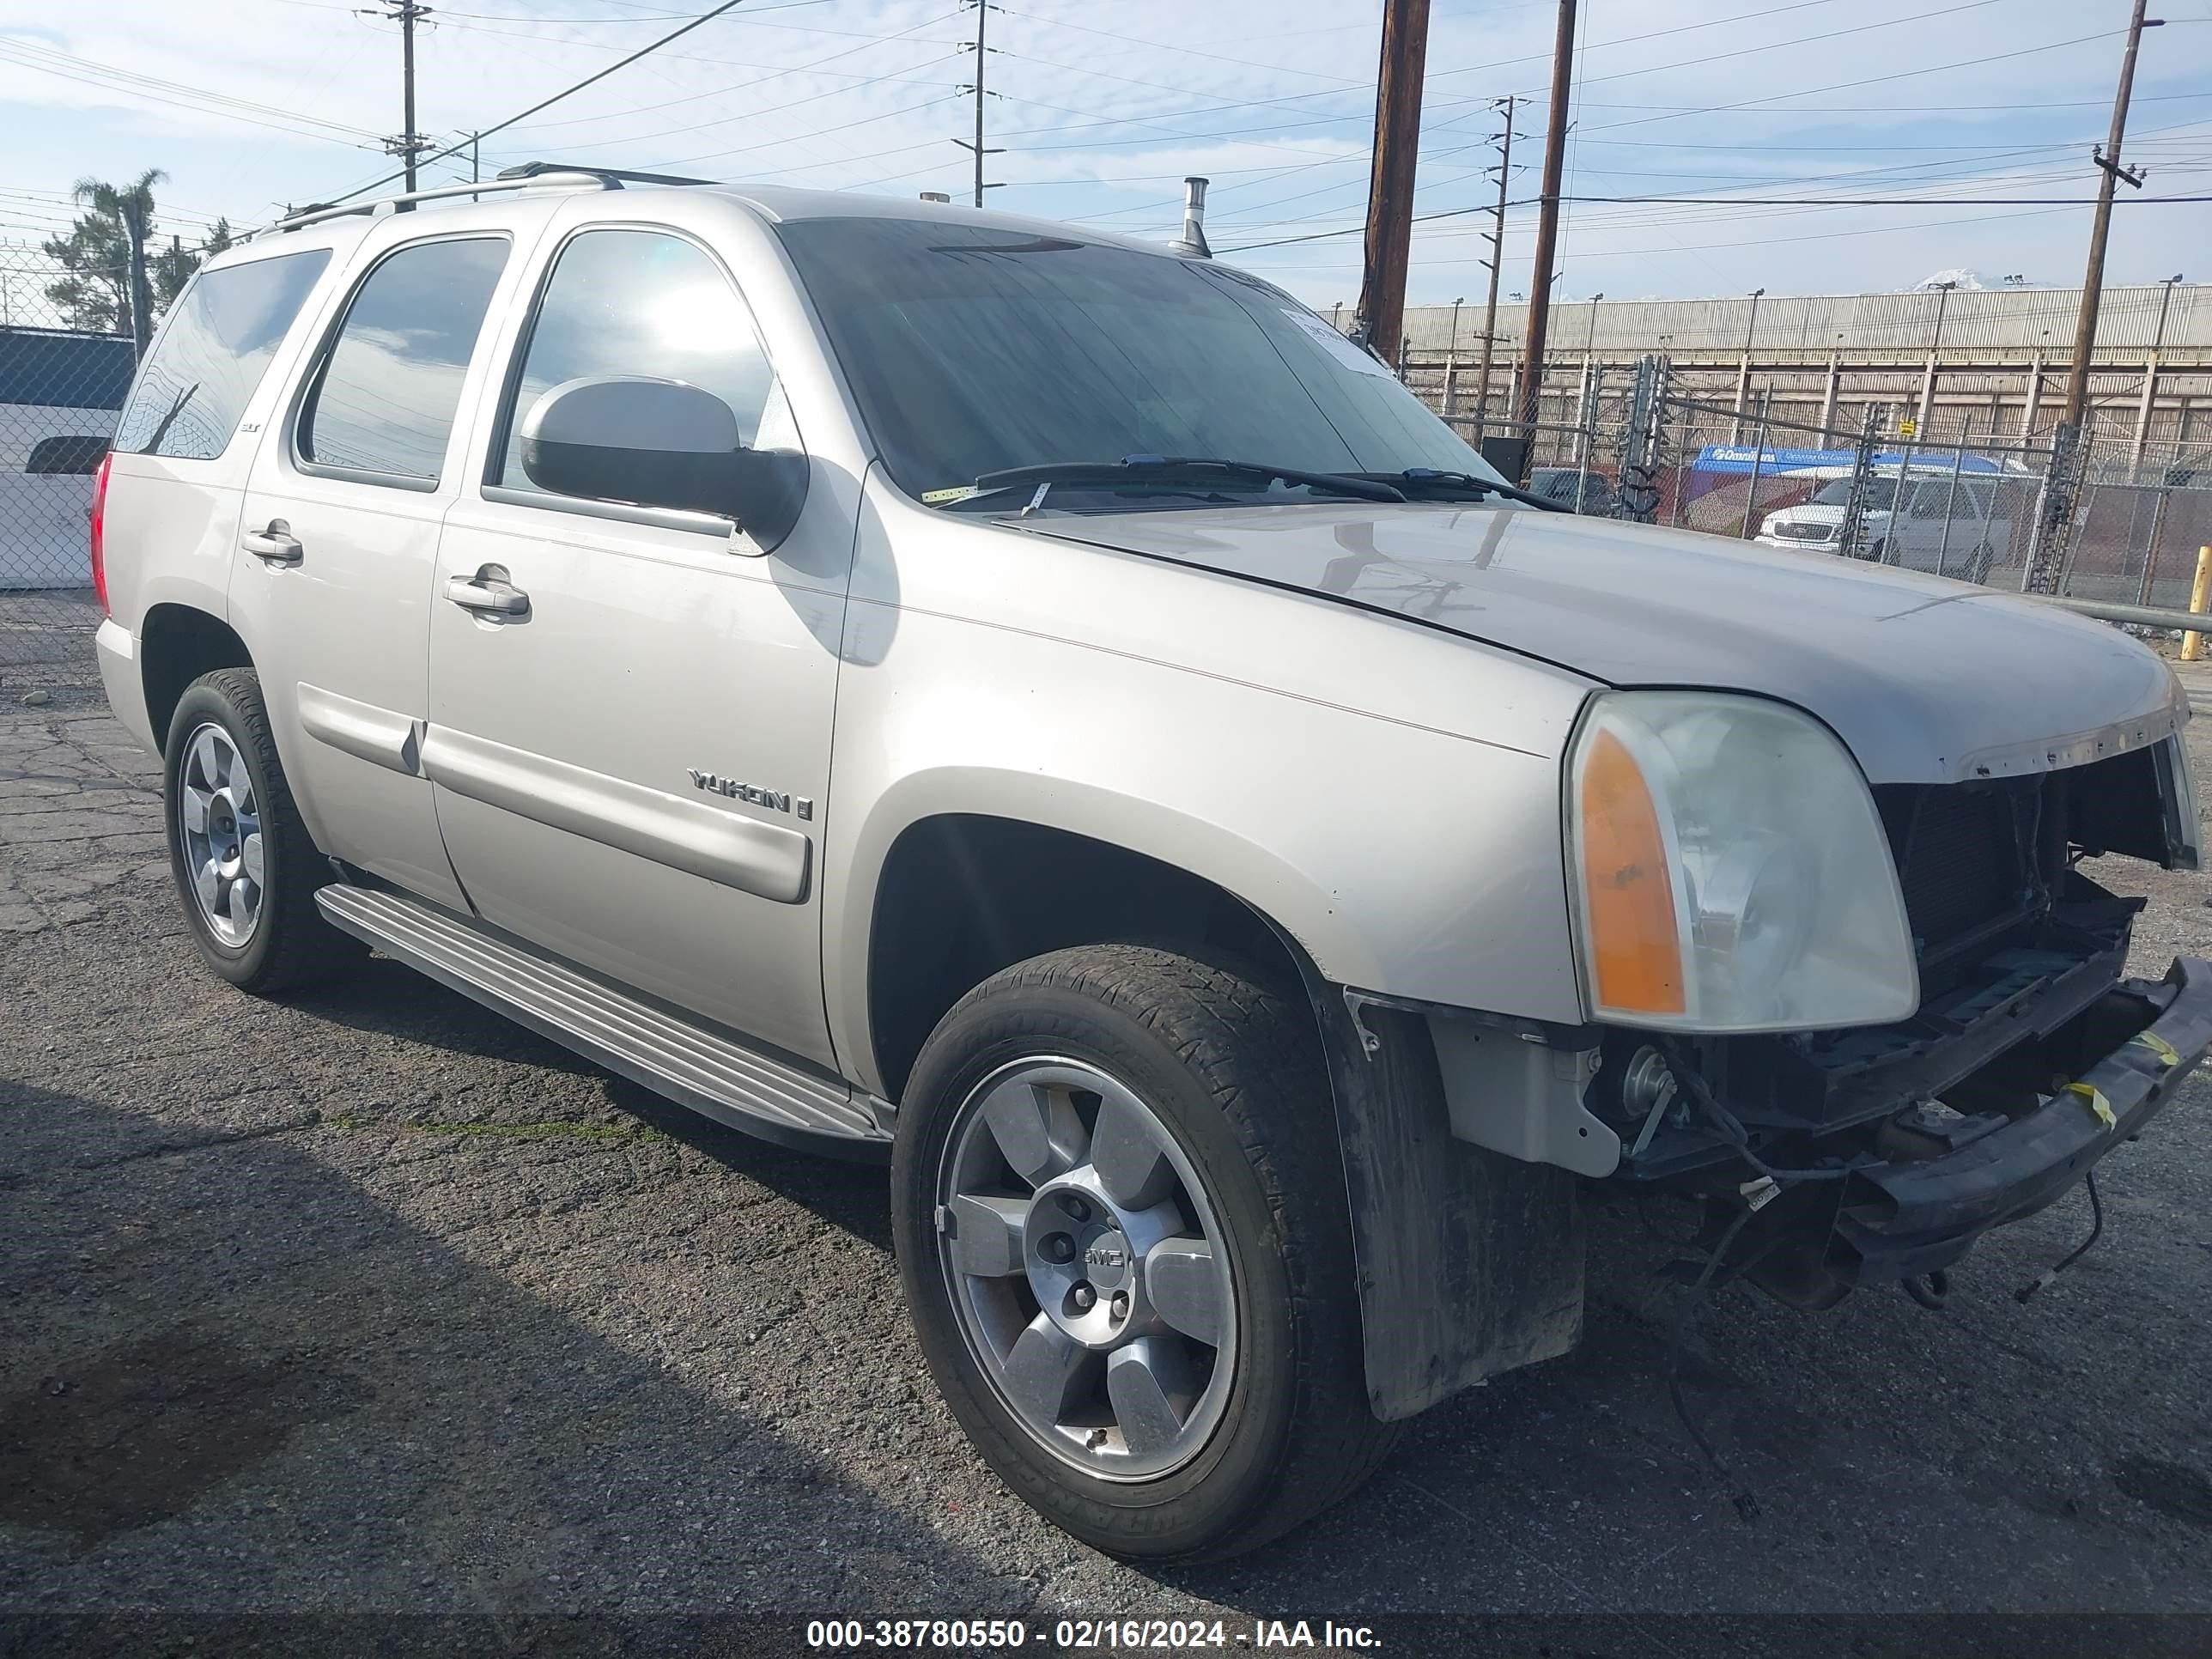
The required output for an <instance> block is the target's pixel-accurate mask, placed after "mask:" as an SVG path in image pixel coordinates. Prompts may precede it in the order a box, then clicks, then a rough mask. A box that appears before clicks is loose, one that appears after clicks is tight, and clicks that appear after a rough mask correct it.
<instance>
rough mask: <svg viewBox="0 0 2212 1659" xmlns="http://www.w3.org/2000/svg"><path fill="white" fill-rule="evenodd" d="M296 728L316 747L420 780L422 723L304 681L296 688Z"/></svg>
mask: <svg viewBox="0 0 2212 1659" xmlns="http://www.w3.org/2000/svg"><path fill="white" fill-rule="evenodd" d="M298 696H299V706H300V726H301V729H302V730H303V731H305V732H307V735H308V736H309V737H311V738H314V739H315V740H316V741H317V742H318V743H326V744H329V745H330V746H331V748H333V749H338V750H343V751H344V752H345V753H347V754H349V755H351V756H353V757H355V758H356V759H358V760H365V761H368V763H370V764H372V765H374V766H382V767H386V768H389V769H391V770H392V771H394V772H404V773H407V774H409V775H412V776H419V775H421V772H422V721H420V720H416V719H414V718H413V717H412V716H410V715H407V714H398V713H397V712H395V711H394V710H392V709H389V708H378V707H377V706H376V705H375V704H374V703H372V702H356V701H355V700H354V699H353V698H351V697H343V696H339V695H338V694H337V692H335V691H325V690H323V688H322V687H321V686H319V685H310V684H307V682H306V681H305V680H302V681H301V682H300V684H299V688H298Z"/></svg>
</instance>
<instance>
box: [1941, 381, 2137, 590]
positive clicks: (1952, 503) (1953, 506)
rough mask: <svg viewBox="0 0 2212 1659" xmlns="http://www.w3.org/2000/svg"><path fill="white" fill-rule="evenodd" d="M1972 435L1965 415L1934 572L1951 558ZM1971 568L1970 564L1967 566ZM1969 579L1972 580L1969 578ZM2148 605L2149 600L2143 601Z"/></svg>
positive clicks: (1954, 455)
mask: <svg viewBox="0 0 2212 1659" xmlns="http://www.w3.org/2000/svg"><path fill="white" fill-rule="evenodd" d="M1973 435H1974V417H1973V416H1972V413H1971V412H1970V413H1969V414H1968V415H1967V416H1966V428H1965V430H1963V431H1961V432H1960V434H1959V447H1957V448H1956V449H1954V450H1953V451H1952V452H1951V488H1950V489H1949V490H1948V492H1947V493H1946V494H1945V495H1944V497H1943V539H1942V541H1941V542H1939V543H1937V544H1936V574H1937V575H1939V576H1940V575H1942V574H1944V571H1943V567H1944V566H1945V565H1946V564H1948V562H1950V558H1951V515H1952V514H1953V513H1955V512H1957V511H1958V508H1959V471H1960V468H1962V467H1964V466H1965V465H1966V440H1967V439H1969V438H1971V437H1972V436H1973ZM1967 568H1969V569H1972V565H1971V564H1969V565H1968V567H1967ZM1969 580H1973V579H1972V578H1969ZM2143 603H2144V604H2146V605H2148V604H2149V603H2150V601H2149V600H2148V599H2146V600H2144V601H2143Z"/></svg>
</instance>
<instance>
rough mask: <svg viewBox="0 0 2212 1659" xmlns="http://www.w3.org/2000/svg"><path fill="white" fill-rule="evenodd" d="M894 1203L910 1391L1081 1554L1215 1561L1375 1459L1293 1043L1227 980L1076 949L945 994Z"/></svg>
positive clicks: (1332, 1130) (1174, 958)
mask: <svg viewBox="0 0 2212 1659" xmlns="http://www.w3.org/2000/svg"><path fill="white" fill-rule="evenodd" d="M893 1194H894V1209H895V1221H896V1237H897V1242H898V1253H899V1267H900V1272H901V1274H902V1279H903V1281H904V1285H905V1289H906V1293H907V1296H908V1301H909V1304H910V1305H911V1306H912V1308H913V1310H914V1316H915V1326H916V1328H917V1330H918V1332H919V1334H920V1336H921V1344H922V1349H923V1352H924V1354H925V1357H926V1358H927V1360H928V1362H929V1365H930V1369H931V1371H932V1372H933V1375H934V1376H935V1377H936V1379H937V1383H938V1385H939V1388H940V1389H942V1390H943V1392H944V1394H945V1399H946V1401H948V1402H949V1403H950V1404H951V1407H952V1409H953V1412H954V1413H955V1414H956V1415H957V1417H958V1418H959V1419H960V1422H961V1425H962V1426H963V1428H964V1429H965V1430H966V1431H967V1432H968V1434H969V1437H970V1438H971V1439H972V1440H973V1441H974V1442H975V1444H976V1446H977V1447H978V1448H979V1449H981V1451H982V1453H983V1455H985V1456H986V1457H987V1459H988V1460H989V1461H990V1462H991V1464H992V1465H993V1467H994V1468H996V1469H997V1471H998V1472H999V1474H1000V1476H1001V1477H1002V1478H1004V1479H1005V1480H1006V1483H1007V1484H1008V1485H1009V1486H1011V1487H1012V1488H1013V1490H1014V1491H1015V1492H1017V1493H1018V1494H1019V1495H1020V1496H1021V1497H1022V1498H1024V1500H1026V1501H1027V1502H1028V1503H1029V1504H1030V1505H1031V1506H1032V1507H1034V1508H1036V1510H1039V1511H1040V1512H1041V1513H1042V1514H1043V1515H1044V1516H1046V1517H1047V1518H1048V1519H1050V1520H1052V1521H1054V1522H1057V1523H1058V1524H1059V1525H1060V1526H1061V1527H1063V1528H1066V1530H1067V1531H1069V1532H1071V1533H1073V1534H1075V1535H1076V1536H1077V1537H1079V1538H1080V1539H1082V1540H1083V1541H1085V1542H1086V1543H1089V1544H1091V1545H1094V1546H1096V1547H1097V1548H1099V1549H1102V1550H1105V1551H1107V1552H1109V1553H1113V1554H1117V1555H1121V1556H1127V1557H1133V1558H1140V1559H1150V1560H1164V1559H1195V1558H1206V1557H1220V1556H1225V1555H1231V1554H1235V1553H1239V1552H1241V1551H1243V1550H1247V1549H1250V1548H1252V1547H1255V1546H1257V1545H1259V1544H1261V1543H1264V1542H1266V1541H1267V1540H1268V1539H1270V1538H1273V1537H1274V1536H1276V1535H1277V1534H1280V1533H1282V1532H1285V1531H1286V1530H1288V1529H1289V1528H1291V1527H1293V1526H1295V1525H1297V1523H1298V1522H1301V1521H1303V1520H1304V1519H1305V1518H1306V1517H1308V1516H1310V1515H1312V1514H1314V1513H1315V1512H1316V1511H1317V1510H1320V1509H1322V1508H1323V1507H1325V1506H1326V1505H1327V1504H1330V1503H1332V1502H1334V1500H1335V1499H1336V1498H1339V1497H1341V1496H1342V1495H1344V1494H1345V1493H1346V1492H1349V1491H1350V1490H1351V1489H1352V1486H1356V1485H1357V1484H1358V1482H1359V1481H1360V1480H1364V1478H1365V1476H1366V1475H1367V1474H1368V1473H1369V1472H1370V1470H1371V1469H1372V1468H1374V1466H1375V1464H1376V1462H1379V1461H1380V1459H1381V1457H1382V1455H1383V1453H1384V1452H1385V1451H1386V1450H1387V1449H1389V1444H1390V1442H1391V1439H1392V1438H1393V1431H1392V1429H1391V1427H1390V1426H1389V1425H1383V1424H1381V1423H1378V1422H1376V1420H1375V1418H1374V1416H1373V1415H1372V1413H1370V1410H1369V1408H1368V1405H1367V1398H1366V1387H1365V1371H1364V1354H1363V1350H1362V1346H1361V1336H1360V1323H1359V1314H1358V1289H1357V1285H1356V1282H1355V1277H1354V1273H1353V1269H1352V1238H1351V1228H1350V1223H1349V1219H1348V1217H1347V1213H1346V1200H1345V1187H1344V1171H1343V1164H1342V1161H1341V1158H1340V1153H1339V1151H1338V1141H1337V1135H1336V1127H1335V1122H1334V1110H1333V1109H1332V1107H1331V1104H1330V1100H1329V1094H1328V1079H1327V1076H1326V1073H1325V1072H1324V1070H1323V1066H1322V1056H1321V1052H1320V1046H1319V1043H1318V1041H1317V1039H1316V1036H1315V1033H1314V1030H1313V1025H1312V1022H1311V1020H1310V1018H1307V1017H1306V1015H1305V1012H1304V1009H1303V1007H1302V1006H1297V1005H1296V1004H1295V1003H1293V1002H1292V1001H1291V1000H1289V999H1285V998H1284V997H1281V996H1279V995H1278V994H1275V993H1273V992H1272V991H1270V990H1267V989H1265V988H1263V987H1261V986H1260V985H1259V984H1258V983H1256V982H1255V981H1254V980H1252V979H1250V978H1249V977H1247V976H1246V975H1243V973H1241V972H1239V971H1237V970H1236V969H1230V968H1227V967H1224V966H1218V965H1215V964H1212V963H1203V962H1200V961H1197V960H1194V958H1192V957H1188V956H1184V955H1181V954H1177V953H1176V952H1173V951H1166V950H1161V949H1157V948H1154V947H1150V946H1142V945H1102V946H1092V947H1088V948H1084V949H1078V950H1072V951H1057V952H1054V953H1053V954H1052V955H1049V956H1044V957H1036V958H1034V959H1032V960H1031V961H1029V962H1026V963H1020V964H1018V966H1016V967H1014V968H1011V969H1007V970H1006V972H1005V973H1003V974H1000V975H998V976H997V977H996V978H994V979H993V980H991V981H988V982H987V983H986V984H984V985H982V986H981V987H978V988H977V989H975V991H973V992H970V993H969V995H968V996H966V997H965V998H963V1000H961V1002H960V1003H959V1005H958V1006H956V1007H955V1008H954V1009H953V1010H952V1012H951V1013H949V1014H947V1015H946V1016H945V1019H944V1021H943V1022H942V1023H941V1024H939V1027H938V1029H937V1030H936V1031H935V1033H933V1035H932V1036H931V1038H930V1040H929V1042H928V1044H927V1047H926V1048H924V1049H923V1051H922V1054H921V1058H920V1060H918V1061H917V1062H916V1065H915V1072H914V1075H913V1078H912V1079H911V1081H910V1083H909V1085H908V1089H907V1091H906V1097H905V1100H904V1102H903V1103H902V1106H901V1109H900V1112H899V1129H898V1140H897V1146H896V1155H895V1162H894V1169H893Z"/></svg>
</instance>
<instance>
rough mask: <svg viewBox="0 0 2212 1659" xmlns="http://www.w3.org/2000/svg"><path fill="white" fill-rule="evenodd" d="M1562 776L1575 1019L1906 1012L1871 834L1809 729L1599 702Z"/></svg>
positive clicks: (1631, 695)
mask: <svg viewBox="0 0 2212 1659" xmlns="http://www.w3.org/2000/svg"><path fill="white" fill-rule="evenodd" d="M1567 766H1568V769H1567V833H1568V843H1569V848H1568V850H1569V857H1570V860H1571V884H1572V886H1573V890H1574V894H1575V900H1576V912H1575V927H1576V933H1577V946H1578V948H1579V951H1580V955H1581V963H1582V975H1583V987H1584V995H1585V1000H1587V1002H1588V1003H1589V1012H1590V1016H1591V1018H1594V1019H1601V1020H1608V1021H1613V1022H1615V1023H1617V1024H1624V1025H1646V1026H1659V1027H1665V1028H1670V1029H1674V1030H1697V1031H1775V1030H1813V1029H1817V1028H1820V1027H1826V1026H1837V1025H1875V1024H1885V1023H1887V1022H1888V1021H1891V1020H1898V1019H1903V1018H1905V1017H1907V1016H1908V1015H1910V1014H1911V1012H1913V1010H1914V1009H1916V1008H1917V1007H1918V1006H1919V1005H1920V983H1919V974H1918V970H1917V967H1916V965H1915V963H1914V961H1913V955H1912V932H1911V927H1910V926H1909V925H1908V924H1907V923H1906V921H1905V901H1904V897H1903V896H1902V895H1901V894H1900V892H1899V889H1898V883H1897V870H1896V866H1895V865H1894V864H1893V862H1892V861H1891V859H1890V854H1889V841H1888V837H1887V836H1886V835H1885V834H1884V833H1883V830H1882V825H1881V815H1880V814H1879V813H1878V812H1876V811H1875V805H1874V796H1873V793H1871V792H1870V791H1869V789H1868V787H1867V784H1866V779H1865V778H1864V776H1863V775H1861V773H1860V771H1859V768H1858V763H1857V762H1856V761H1854V760H1853V759H1852V758H1851V757H1850V753H1849V752H1848V751H1847V750H1845V749H1844V746H1843V744H1840V743H1838V741H1837V740H1836V738H1835V737H1834V736H1833V735H1832V733H1830V732H1829V731H1828V730H1827V728H1826V727H1825V726H1821V725H1820V724H1819V723H1818V722H1817V721H1815V720H1812V719H1811V718H1810V717H1808V716H1807V715H1805V714H1799V713H1798V712H1797V711H1796V710H1795V709H1792V708H1785V707H1784V706H1783V705H1782V704H1780V703H1777V702H1767V701H1765V700H1764V699H1762V698H1758V697H1744V696H1720V695H1716V694H1711V693H1705V692H1691V691H1616V692H1609V693H1607V694H1605V695H1603V696H1599V697H1597V698H1596V699H1595V700H1594V701H1593V702H1592V703H1591V704H1590V707H1589V711H1588V713H1587V714H1585V715H1584V716H1583V722H1582V726H1581V727H1580V729H1579V730H1578V731H1577V733H1576V737H1575V741H1574V745H1573V748H1572V750H1571V751H1570V753H1569V755H1568V760H1567Z"/></svg>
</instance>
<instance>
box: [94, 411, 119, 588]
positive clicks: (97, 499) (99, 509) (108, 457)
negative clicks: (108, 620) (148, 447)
mask: <svg viewBox="0 0 2212 1659" xmlns="http://www.w3.org/2000/svg"><path fill="white" fill-rule="evenodd" d="M113 465H115V452H114V451H113V450H110V451H108V453H106V454H105V455H102V456H101V457H100V471H97V472H95V473H94V474H93V477H92V591H93V592H94V595H95V596H96V597H97V598H98V599H99V600H100V615H101V616H103V617H112V616H113V615H114V614H115V613H114V612H113V611H111V610H110V609H109V608H108V604H107V547H106V520H107V473H108V469H109V468H111V467H112V466H113Z"/></svg>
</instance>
